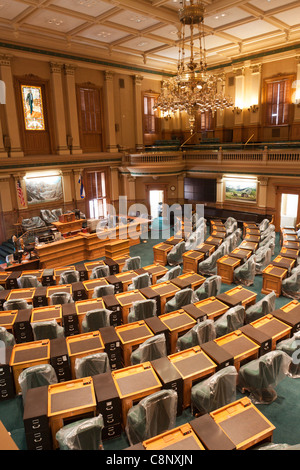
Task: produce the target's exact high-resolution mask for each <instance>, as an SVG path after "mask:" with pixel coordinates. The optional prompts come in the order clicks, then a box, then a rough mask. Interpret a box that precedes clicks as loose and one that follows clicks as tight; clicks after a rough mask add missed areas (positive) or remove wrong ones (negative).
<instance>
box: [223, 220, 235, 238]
mask: <svg viewBox="0 0 300 470" xmlns="http://www.w3.org/2000/svg"><path fill="white" fill-rule="evenodd" d="M224 226H225V228H226V234H227V235H230V234H231V233H233V232H234V231H235V230H236V229H237V228H238V223H237V220H236V219H235V218H234V217H228V218H227V219H226V221H225V222H224Z"/></svg>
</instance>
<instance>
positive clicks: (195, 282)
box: [171, 273, 206, 290]
mask: <svg viewBox="0 0 300 470" xmlns="http://www.w3.org/2000/svg"><path fill="white" fill-rule="evenodd" d="M205 280H206V277H204V276H201V275H200V274H197V273H184V274H180V276H178V277H176V278H174V279H172V280H171V283H172V284H174V285H175V286H176V287H179V288H180V289H187V288H190V289H193V290H196V289H198V287H200V286H202V284H203V282H204V281H205Z"/></svg>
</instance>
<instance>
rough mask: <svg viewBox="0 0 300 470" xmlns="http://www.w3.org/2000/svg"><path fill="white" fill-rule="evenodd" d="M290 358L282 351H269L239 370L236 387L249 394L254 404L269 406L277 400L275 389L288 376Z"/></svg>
mask: <svg viewBox="0 0 300 470" xmlns="http://www.w3.org/2000/svg"><path fill="white" fill-rule="evenodd" d="M290 363H291V358H290V357H289V356H288V355H287V354H286V353H285V352H283V351H280V350H275V351H270V352H268V353H267V354H264V355H263V356H260V357H259V358H258V359H254V360H253V361H250V362H248V363H246V364H244V365H243V366H241V367H240V369H239V374H238V386H239V388H240V389H241V390H242V391H248V392H249V393H250V396H249V398H250V399H251V401H252V402H253V403H255V404H269V403H272V402H273V401H274V400H276V398H277V393H276V390H275V387H276V386H277V385H278V384H279V383H280V382H281V381H282V380H283V379H284V378H285V377H286V376H287V375H288V371H289V367H290Z"/></svg>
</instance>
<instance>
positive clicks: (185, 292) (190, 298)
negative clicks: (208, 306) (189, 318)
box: [165, 288, 197, 313]
mask: <svg viewBox="0 0 300 470" xmlns="http://www.w3.org/2000/svg"><path fill="white" fill-rule="evenodd" d="M194 302H197V298H196V295H195V292H194V291H193V289H191V288H187V289H181V290H180V291H178V292H176V294H175V295H174V297H173V298H172V299H170V300H168V302H166V305H165V313H169V312H174V311H175V310H178V309H180V308H181V307H184V306H185V305H188V304H192V303H194Z"/></svg>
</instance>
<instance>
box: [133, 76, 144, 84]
mask: <svg viewBox="0 0 300 470" xmlns="http://www.w3.org/2000/svg"><path fill="white" fill-rule="evenodd" d="M132 78H133V83H134V85H141V84H142V81H143V80H144V77H143V76H142V75H133V77H132Z"/></svg>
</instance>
